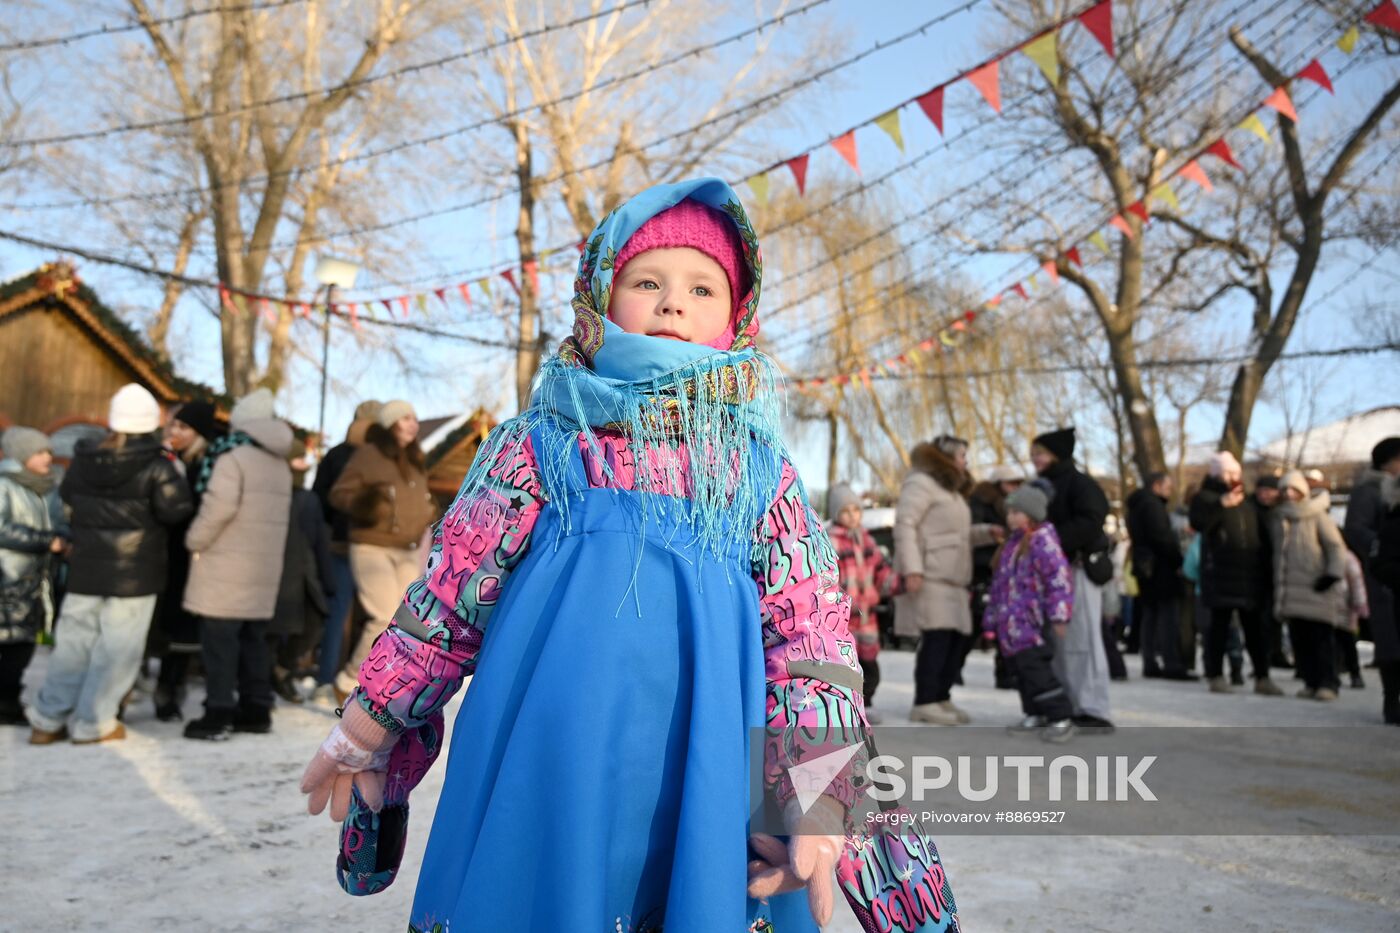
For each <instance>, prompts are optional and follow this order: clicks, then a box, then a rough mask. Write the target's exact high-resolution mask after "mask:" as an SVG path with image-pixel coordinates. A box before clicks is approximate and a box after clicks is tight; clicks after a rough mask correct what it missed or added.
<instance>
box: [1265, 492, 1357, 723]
mask: <svg viewBox="0 0 1400 933" xmlns="http://www.w3.org/2000/svg"><path fill="white" fill-rule="evenodd" d="M1279 486H1280V488H1281V489H1282V491H1283V500H1284V501H1282V502H1280V503H1279V505H1278V506H1277V507H1276V508H1275V509H1274V510H1273V511H1272V512H1271V513H1270V516H1269V517H1270V520H1271V521H1272V523H1273V528H1272V534H1271V535H1270V537H1271V538H1272V540H1273V548H1274V612H1275V613H1276V614H1277V616H1278V618H1279V619H1281V620H1283V621H1284V622H1285V623H1286V624H1287V625H1288V630H1289V632H1290V633H1291V634H1292V638H1293V654H1294V658H1295V659H1296V661H1297V664H1298V673H1299V674H1301V675H1302V678H1303V689H1302V690H1300V691H1299V692H1298V696H1300V697H1302V698H1304V699H1308V700H1324V701H1327V700H1335V699H1336V698H1337V691H1336V687H1337V684H1338V679H1337V659H1336V650H1335V648H1336V636H1335V634H1334V632H1333V630H1334V629H1335V628H1337V627H1339V626H1341V625H1343V624H1345V619H1344V618H1343V616H1342V613H1341V612H1340V611H1339V609H1340V606H1341V601H1340V599H1339V597H1338V594H1337V589H1338V584H1339V583H1340V582H1341V580H1342V578H1343V576H1344V575H1345V574H1346V544H1345V543H1343V541H1342V533H1341V531H1340V530H1339V529H1338V528H1337V523H1336V522H1334V521H1333V520H1332V516H1331V515H1329V514H1328V510H1329V509H1330V508H1331V505H1332V497H1331V496H1330V495H1329V494H1328V492H1327V490H1325V489H1319V490H1317V491H1316V492H1315V493H1310V490H1309V488H1308V481H1307V480H1306V479H1305V478H1304V477H1303V474H1302V473H1300V472H1298V471H1297V470H1294V471H1293V472H1291V473H1287V474H1285V475H1284V477H1283V479H1282V480H1280V481H1279Z"/></svg>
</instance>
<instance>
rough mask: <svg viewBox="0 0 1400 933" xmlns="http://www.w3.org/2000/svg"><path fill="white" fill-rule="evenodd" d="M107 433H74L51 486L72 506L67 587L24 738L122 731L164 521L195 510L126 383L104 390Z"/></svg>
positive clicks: (143, 397)
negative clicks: (85, 437) (60, 474)
mask: <svg viewBox="0 0 1400 933" xmlns="http://www.w3.org/2000/svg"><path fill="white" fill-rule="evenodd" d="M107 420H108V424H109V426H110V427H111V429H112V433H111V434H109V435H108V436H107V437H105V438H104V439H102V440H101V441H100V442H92V441H79V442H78V445H77V449H76V450H75V453H74V458H73V464H72V466H71V467H70V468H69V470H68V473H67V474H66V475H65V476H64V478H63V483H62V485H61V486H60V487H59V494H60V495H61V496H62V497H63V501H64V502H65V503H66V504H67V505H68V507H69V508H70V509H71V510H72V542H73V549H72V551H71V552H70V553H69V556H68V588H67V596H66V597H65V598H64V600H63V609H62V612H61V613H60V615H59V621H58V624H57V626H56V628H55V643H54V650H53V656H52V657H51V658H50V660H49V667H48V672H47V675H46V676H45V678H44V685H43V687H42V688H40V690H39V695H38V697H37V698H36V699H35V701H34V703H33V705H32V706H30V707H28V708H26V710H25V712H26V713H27V715H28V717H29V724H30V725H31V726H32V727H33V731H32V732H31V733H30V737H29V741H30V743H31V744H34V745H49V744H52V743H54V742H57V741H60V740H62V739H64V738H66V737H68V736H69V735H71V737H72V739H73V741H74V743H78V744H82V743H90V742H105V741H109V740H112V739H121V738H124V737H125V736H126V730H125V728H124V727H123V726H122V724H121V723H120V722H118V721H117V713H118V709H119V707H120V704H121V700H122V697H123V696H125V695H126V692H127V691H128V690H129V689H131V685H132V683H134V682H135V680H136V674H137V670H138V668H139V667H140V664H141V655H142V652H143V651H144V649H145V646H146V630H147V629H148V628H150V624H151V614H152V612H153V611H154V610H155V605H156V597H157V595H158V594H159V593H161V592H162V591H163V590H164V589H165V583H166V563H167V548H168V543H167V529H168V528H169V526H171V525H176V524H179V523H180V522H183V521H184V520H185V519H186V518H188V517H189V516H190V514H191V513H192V512H193V511H194V501H193V499H192V497H191V496H190V490H189V487H188V486H187V485H186V484H185V481H184V479H183V478H182V477H181V476H180V473H179V471H178V470H177V469H176V467H175V463H174V461H173V460H172V459H171V457H170V455H169V454H168V453H167V452H166V451H165V449H164V447H163V446H162V445H161V438H160V435H159V434H158V433H157V431H158V429H159V428H160V405H159V404H158V403H157V402H156V400H155V398H154V397H153V396H152V395H151V393H150V392H147V391H146V390H145V389H143V388H142V387H141V386H138V385H135V384H132V385H126V386H122V388H121V389H120V390H118V392H117V393H116V395H114V396H112V404H111V408H110V409H109V412H108V419H107Z"/></svg>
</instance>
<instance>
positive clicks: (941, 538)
mask: <svg viewBox="0 0 1400 933" xmlns="http://www.w3.org/2000/svg"><path fill="white" fill-rule="evenodd" d="M909 460H910V471H909V474H908V475H907V476H906V477H905V478H904V483H903V484H902V485H901V487H900V490H899V502H898V503H897V504H896V506H895V520H894V561H895V569H896V570H897V571H898V572H899V573H900V575H901V576H903V578H904V589H905V595H903V596H899V597H897V598H896V599H895V630H896V631H898V632H899V633H900V634H902V635H914V634H917V635H918V636H919V648H918V656H917V659H916V661H915V665H914V708H913V710H912V711H911V712H910V714H909V718H910V719H912V720H913V721H915V722H929V723H934V724H937V725H947V726H951V725H957V724H959V723H966V722H969V721H970V717H969V716H968V715H967V713H966V712H965V711H963V710H961V709H959V708H958V707H956V706H954V705H953V701H952V689H953V681H954V679H955V678H956V677H957V673H958V666H959V664H960V663H961V661H962V643H963V640H964V639H966V638H970V637H972V606H971V601H970V596H969V590H968V587H969V586H970V585H971V584H972V549H973V548H974V547H978V546H981V545H984V544H992V543H995V542H996V541H998V540H999V537H998V535H999V534H1004V533H1005V532H1004V530H1003V529H1001V527H1000V526H997V525H974V524H972V512H971V510H970V508H969V507H968V504H967V499H966V498H965V494H966V492H967V491H968V489H970V488H971V482H970V480H969V479H968V475H967V442H966V441H963V440H961V439H959V438H955V437H946V436H945V437H939V438H936V439H935V440H934V442H933V443H931V444H919V445H918V446H917V447H915V448H914V450H913V452H912V453H911V454H910V458H909Z"/></svg>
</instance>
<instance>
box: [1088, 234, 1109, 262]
mask: <svg viewBox="0 0 1400 933" xmlns="http://www.w3.org/2000/svg"><path fill="white" fill-rule="evenodd" d="M1089 242H1090V243H1093V244H1094V245H1095V246H1097V247H1098V248H1099V249H1101V250H1102V251H1103V254H1104V255H1105V256H1107V255H1108V241H1107V240H1105V239H1104V236H1103V231H1102V230H1095V231H1094V232H1093V233H1091V234H1089Z"/></svg>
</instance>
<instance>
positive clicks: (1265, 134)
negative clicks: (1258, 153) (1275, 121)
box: [1236, 113, 1274, 143]
mask: <svg viewBox="0 0 1400 933" xmlns="http://www.w3.org/2000/svg"><path fill="white" fill-rule="evenodd" d="M1236 129H1240V130H1249V131H1250V132H1251V133H1253V134H1254V135H1255V136H1258V137H1259V138H1260V139H1262V140H1264V142H1266V143H1271V142H1273V141H1274V140H1273V137H1272V136H1270V135H1269V130H1268V128H1267V127H1266V126H1264V121H1263V120H1261V119H1259V114H1257V113H1251V114H1250V115H1249V116H1247V117H1245V118H1244V119H1243V120H1241V121H1240V124H1239V126H1237V127H1236Z"/></svg>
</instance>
